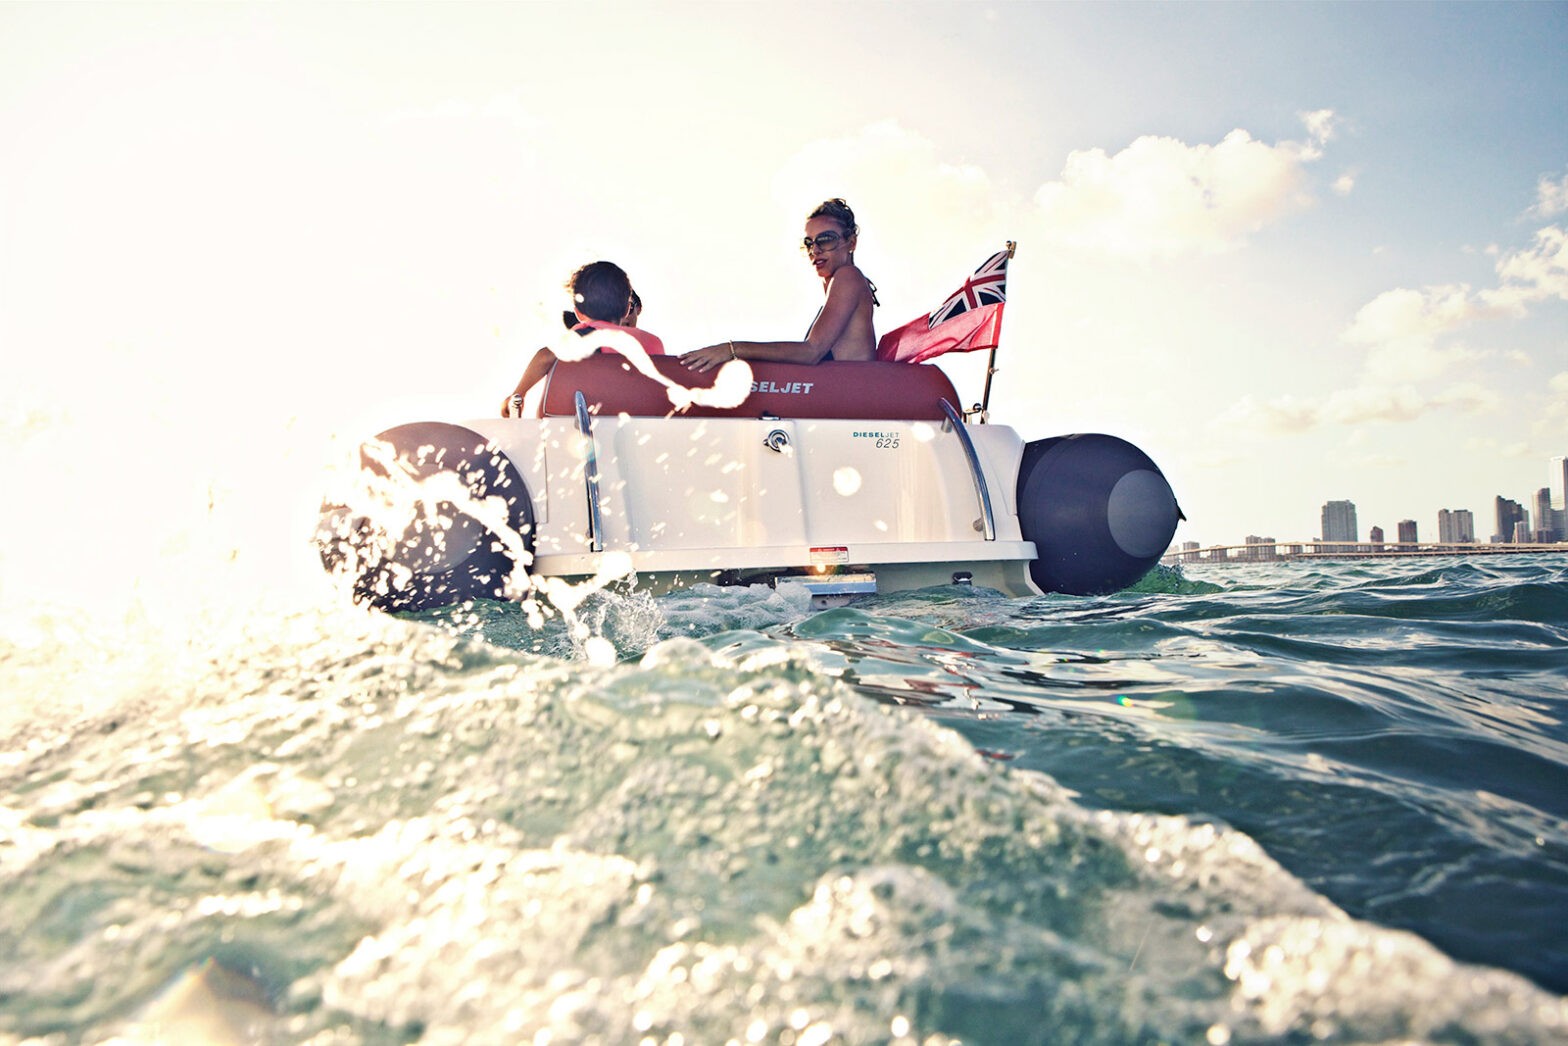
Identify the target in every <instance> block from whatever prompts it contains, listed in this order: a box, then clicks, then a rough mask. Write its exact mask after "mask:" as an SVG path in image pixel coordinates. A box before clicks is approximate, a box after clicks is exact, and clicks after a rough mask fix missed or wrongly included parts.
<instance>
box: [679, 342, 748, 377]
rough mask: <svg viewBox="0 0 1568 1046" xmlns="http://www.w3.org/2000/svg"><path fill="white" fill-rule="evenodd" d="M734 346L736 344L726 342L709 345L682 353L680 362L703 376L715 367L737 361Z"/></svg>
mask: <svg viewBox="0 0 1568 1046" xmlns="http://www.w3.org/2000/svg"><path fill="white" fill-rule="evenodd" d="M734 344H735V343H734V342H729V341H726V342H720V343H719V344H718V345H708V346H705V347H703V348H700V349H693V350H692V351H691V352H683V353H681V356H680V360H681V362H682V363H684V364H685V365H686V367H687V369H689V370H694V371H696V372H697V373H698V374H701V373H703V372H704V371H710V370H713V369H714V368H715V367H719V366H722V365H724V364H726V363H728V362H729V361H730V360H732V359H735V358H736V356H735V349H734Z"/></svg>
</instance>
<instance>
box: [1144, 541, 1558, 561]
mask: <svg viewBox="0 0 1568 1046" xmlns="http://www.w3.org/2000/svg"><path fill="white" fill-rule="evenodd" d="M1519 552H1527V553H1528V552H1568V541H1557V542H1551V543H1539V544H1534V543H1532V544H1526V543H1524V542H1512V541H1505V542H1496V543H1492V542H1488V543H1486V544H1484V545H1483V544H1478V543H1475V542H1457V543H1456V542H1451V541H1444V542H1435V541H1383V542H1378V543H1373V542H1370V541H1275V542H1273V543H1269V542H1261V543H1252V544H1245V545H1209V546H1207V547H1205V548H1194V549H1185V550H1173V551H1170V552H1167V553H1165V555H1164V556H1162V557H1161V558H1160V562H1161V563H1164V564H1165V565H1166V566H1175V565H1176V564H1177V563H1275V562H1278V561H1280V560H1284V559H1291V560H1294V559H1389V558H1392V557H1394V556H1484V555H1501V554H1504V553H1519Z"/></svg>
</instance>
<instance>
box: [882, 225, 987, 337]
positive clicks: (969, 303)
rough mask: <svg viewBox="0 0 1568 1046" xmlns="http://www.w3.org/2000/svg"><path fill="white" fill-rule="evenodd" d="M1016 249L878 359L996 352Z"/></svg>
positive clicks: (894, 333)
mask: <svg viewBox="0 0 1568 1046" xmlns="http://www.w3.org/2000/svg"><path fill="white" fill-rule="evenodd" d="M1012 256H1013V245H1012V244H1010V243H1009V244H1008V245H1007V250H1005V251H997V252H996V253H995V254H993V255H991V257H990V258H988V259H986V262H985V264H984V265H982V266H980V268H978V269H976V270H975V271H974V274H973V275H972V276H970V277H969V279H967V280H965V281H964V285H963V286H962V287H960V288H959V289H958V291H957V293H955V294H954V295H953V296H952V297H950V298H948V299H947V300H946V301H944V302H943V303H942V304H941V305H938V306H937V307H936V308H935V309H933V310H932V311H931V312H930V313H928V314H926V315H924V316H917V317H916V318H915V319H913V320H910V321H909V322H908V323H906V324H904V325H903V326H902V327H899V328H898V329H897V330H891V331H888V332H887V333H886V334H884V335H882V340H881V341H879V342H877V359H879V360H891V361H894V362H898V363H921V362H924V361H925V360H928V359H931V358H932V357H933V356H940V355H942V354H943V353H944V352H974V351H975V350H976V349H993V348H995V347H996V344H997V340H998V339H999V338H1000V337H1001V335H1002V309H1003V307H1004V306H1005V305H1006V304H1007V261H1008V259H1009V258H1011V257H1012Z"/></svg>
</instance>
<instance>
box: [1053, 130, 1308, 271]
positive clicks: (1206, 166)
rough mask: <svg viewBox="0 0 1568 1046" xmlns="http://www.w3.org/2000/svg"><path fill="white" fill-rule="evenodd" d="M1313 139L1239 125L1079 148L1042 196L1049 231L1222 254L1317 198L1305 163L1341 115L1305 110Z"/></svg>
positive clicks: (1122, 247)
mask: <svg viewBox="0 0 1568 1046" xmlns="http://www.w3.org/2000/svg"><path fill="white" fill-rule="evenodd" d="M1303 121H1304V123H1305V124H1306V126H1307V131H1308V140H1307V141H1305V142H1291V141H1286V142H1279V143H1277V144H1275V145H1269V144H1266V143H1264V142H1260V141H1257V140H1256V139H1254V138H1253V137H1252V136H1251V135H1250V134H1248V133H1247V132H1246V131H1244V130H1240V129H1238V130H1234V131H1232V132H1230V134H1228V135H1226V136H1225V137H1224V139H1222V140H1221V141H1220V142H1219V143H1218V144H1216V145H1207V144H1202V145H1187V144H1186V143H1184V142H1181V141H1179V140H1177V139H1175V138H1163V137H1155V136H1146V137H1143V138H1139V139H1137V140H1136V141H1134V142H1133V143H1132V144H1131V145H1129V146H1128V147H1127V148H1125V149H1123V150H1122V151H1121V152H1119V153H1116V154H1115V155H1114V156H1113V155H1109V154H1107V153H1106V152H1105V150H1103V149H1088V150H1083V151H1078V152H1073V153H1071V154H1070V155H1069V156H1068V157H1067V163H1066V165H1065V167H1064V168H1063V170H1062V177H1061V178H1060V180H1058V181H1053V182H1048V183H1047V184H1045V185H1043V186H1041V187H1040V189H1039V190H1038V192H1036V194H1035V203H1036V205H1037V206H1038V208H1039V212H1040V214H1041V216H1042V217H1043V218H1044V225H1045V230H1046V235H1047V236H1048V237H1049V238H1051V239H1052V240H1054V241H1056V242H1058V243H1062V244H1066V245H1070V246H1075V247H1081V248H1087V249H1091V250H1101V251H1106V252H1109V253H1113V254H1118V255H1123V256H1127V257H1133V258H1137V259H1140V260H1147V259H1150V258H1170V257H1177V256H1181V255H1187V254H1217V253H1221V252H1224V251H1230V250H1234V249H1236V248H1238V247H1240V246H1242V245H1243V244H1244V243H1245V242H1246V240H1247V238H1248V237H1249V236H1250V235H1251V234H1253V233H1255V232H1257V231H1258V230H1260V229H1262V228H1264V227H1265V226H1267V225H1269V224H1270V223H1272V222H1275V221H1278V220H1279V219H1280V218H1281V217H1283V216H1284V215H1286V214H1289V213H1290V212H1292V211H1295V210H1297V209H1299V208H1302V207H1305V206H1307V205H1308V204H1310V203H1311V196H1310V194H1309V193H1308V192H1307V189H1306V177H1305V173H1304V168H1305V165H1306V164H1307V163H1310V162H1311V161H1313V160H1316V159H1318V158H1319V157H1320V156H1321V155H1322V146H1323V143H1324V142H1326V141H1327V140H1328V139H1329V137H1330V135H1331V134H1332V129H1333V113H1332V112H1331V111H1329V110H1326V109H1325V110H1319V111H1317V112H1314V113H1308V114H1304V115H1303Z"/></svg>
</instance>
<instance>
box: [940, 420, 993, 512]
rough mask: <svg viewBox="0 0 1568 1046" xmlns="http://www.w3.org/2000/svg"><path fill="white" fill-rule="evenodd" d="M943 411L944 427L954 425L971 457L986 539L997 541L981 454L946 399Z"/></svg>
mask: <svg viewBox="0 0 1568 1046" xmlns="http://www.w3.org/2000/svg"><path fill="white" fill-rule="evenodd" d="M942 413H943V414H946V415H947V420H946V421H944V422H943V423H942V428H943V429H944V430H945V429H947V428H948V427H949V426H951V427H952V430H953V431H954V432H955V433H957V434H958V442H959V443H960V444H962V445H963V448H964V457H966V458H968V459H969V476H970V478H971V479H973V480H974V481H975V494H976V495H977V496H978V497H979V498H980V522H981V525H982V528H983V529H984V531H985V539H986V540H987V541H995V540H996V517H995V516H994V515H992V513H991V492H990V491H988V490H987V489H986V486H985V474H984V473H983V472H981V470H980V455H979V454H978V453H977V452H976V451H975V444H974V441H973V440H971V439H970V438H969V430H968V429H966V428H964V419H963V418H961V417H959V415H958V411H957V410H956V409H954V407H953V405H952V404H951V403H949V402H947V400H946V399H944V400H942Z"/></svg>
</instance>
